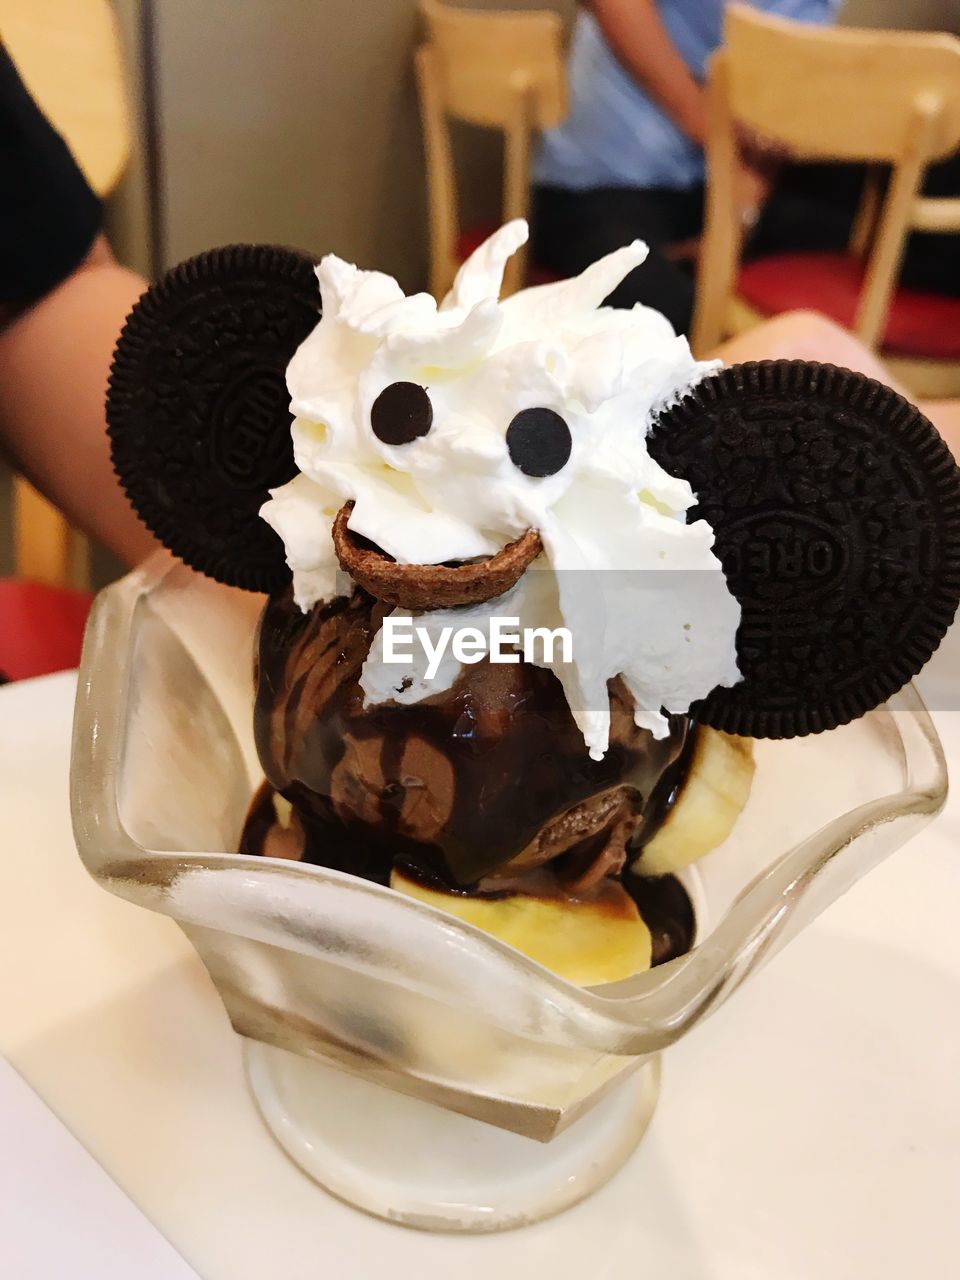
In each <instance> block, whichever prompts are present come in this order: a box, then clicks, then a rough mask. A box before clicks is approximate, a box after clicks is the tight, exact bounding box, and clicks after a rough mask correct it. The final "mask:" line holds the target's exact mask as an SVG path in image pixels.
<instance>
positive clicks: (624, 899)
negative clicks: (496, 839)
mask: <svg viewBox="0 0 960 1280" xmlns="http://www.w3.org/2000/svg"><path fill="white" fill-rule="evenodd" d="M390 886H391V888H393V889H396V890H398V891H399V892H400V893H405V894H407V895H408V896H409V897H411V898H417V899H418V900H419V901H420V902H427V903H429V904H430V906H432V907H439V908H440V910H441V911H446V912H449V914H450V915H453V916H456V917H457V918H458V919H460V920H465V921H466V922H467V923H468V924H472V925H476V926H477V928H479V929H483V930H484V931H485V932H486V933H491V934H493V936H494V937H495V938H499V939H500V940H501V942H506V943H507V944H508V945H509V946H511V947H515V948H516V950H517V951H522V952H523V954H524V955H525V956H529V957H530V959H531V960H536V961H537V963H538V964H542V965H543V966H544V968H546V969H551V970H552V971H553V972H554V973H556V974H559V976H560V977H561V978H566V979H567V981H568V982H575V983H577V984H578V985H579V986H581V987H595V986H600V985H601V984H602V983H605V982H619V981H620V979H621V978H629V977H630V976H631V975H632V974H634V973H640V972H641V971H642V970H644V969H649V968H650V956H651V939H650V930H649V929H648V928H647V926H646V925H645V924H644V922H643V920H642V919H641V917H640V912H639V911H638V910H637V906H636V903H635V902H634V901H633V899H632V898H631V897H630V895H629V894H628V893H627V891H626V889H624V888H623V886H622V885H620V884H616V883H614V882H612V881H611V882H610V883H609V884H608V885H607V886H604V888H603V890H602V891H601V892H600V894H598V895H597V896H596V897H595V898H590V899H587V900H578V899H575V898H567V899H564V898H537V897H534V896H533V895H532V894H522V893H511V894H510V895H509V896H505V897H502V898H481V897H476V898H471V897H468V896H466V895H465V894H460V893H447V892H445V891H444V890H442V889H435V888H427V887H426V886H425V885H423V884H420V882H419V881H417V880H414V879H412V878H411V877H409V876H408V875H406V874H405V873H404V872H403V871H400V870H398V869H397V868H394V870H393V872H392V873H391V876H390Z"/></svg>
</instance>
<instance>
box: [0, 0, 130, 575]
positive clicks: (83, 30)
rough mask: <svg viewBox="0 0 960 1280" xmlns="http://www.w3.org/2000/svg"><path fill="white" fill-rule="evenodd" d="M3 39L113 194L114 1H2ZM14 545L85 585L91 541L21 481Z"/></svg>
mask: <svg viewBox="0 0 960 1280" xmlns="http://www.w3.org/2000/svg"><path fill="white" fill-rule="evenodd" d="M0 39H2V40H3V43H4V44H5V45H6V46H7V49H8V50H9V52H10V55H11V57H12V58H13V60H14V62H15V63H16V64H17V69H18V70H19V72H20V75H21V77H22V78H23V81H24V83H25V84H26V85H27V87H28V88H29V90H30V92H31V93H32V94H33V96H34V98H35V99H36V101H37V102H38V103H39V104H40V106H41V108H42V109H43V111H44V113H45V115H46V116H47V118H48V119H49V120H50V121H51V123H52V124H53V125H54V127H55V128H56V129H57V130H58V131H59V133H61V134H62V136H63V137H64V138H65V139H66V141H67V143H68V144H69V146H70V149H71V151H72V152H73V154H74V157H75V158H76V161H77V163H78V164H79V166H80V168H81V169H82V170H83V172H84V174H85V175H86V178H87V181H88V182H89V183H90V185H91V187H92V188H93V190H94V191H95V192H96V193H97V195H98V196H101V197H106V196H108V195H109V194H110V193H111V192H112V191H113V190H114V188H115V187H116V185H117V183H118V182H119V180H120V178H121V177H122V175H123V172H124V169H125V168H126V165H127V161H128V159H129V155H130V138H131V126H130V114H129V108H128V104H127V97H126V90H125V87H124V76H123V60H122V54H121V47H120V38H119V33H118V30H117V23H116V18H115V16H114V13H113V9H112V6H111V4H110V3H109V0H29V3H25V2H24V0H0ZM14 546H15V548H16V571H17V574H18V576H19V577H23V578H30V579H32V580H33V581H35V582H40V583H46V584H52V585H65V584H68V583H72V584H74V585H80V584H81V583H84V580H85V578H86V575H87V559H88V548H87V545H86V541H85V539H83V538H82V537H81V535H80V534H78V533H77V532H76V530H74V529H72V528H71V527H70V526H69V524H68V523H67V521H66V520H65V519H64V518H63V516H62V515H61V514H60V513H59V511H57V510H56V508H55V507H53V506H51V505H50V503H48V502H47V501H46V499H45V498H42V497H41V496H40V495H39V494H38V493H37V492H36V490H35V489H33V488H32V486H30V485H29V484H28V483H27V482H26V480H24V479H23V478H22V477H16V478H15V479H14Z"/></svg>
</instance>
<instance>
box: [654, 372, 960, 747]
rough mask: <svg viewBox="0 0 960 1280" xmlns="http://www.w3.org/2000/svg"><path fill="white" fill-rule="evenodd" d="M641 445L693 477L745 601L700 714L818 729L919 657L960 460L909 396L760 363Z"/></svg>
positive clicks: (852, 711) (932, 629) (958, 575)
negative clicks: (723, 678) (734, 675)
mask: <svg viewBox="0 0 960 1280" xmlns="http://www.w3.org/2000/svg"><path fill="white" fill-rule="evenodd" d="M648 445H649V449H650V453H651V455H652V456H653V457H654V458H655V459H656V460H657V461H658V462H659V463H660V464H661V466H663V467H664V468H665V470H667V471H668V472H670V473H671V474H673V475H678V476H682V477H684V478H685V479H686V480H688V481H689V482H690V485H691V486H692V488H693V491H694V494H695V495H696V498H697V505H696V507H695V508H694V509H693V510H692V511H691V512H690V513H689V515H688V519H689V520H691V521H692V520H696V519H698V518H701V517H702V518H703V519H704V520H707V521H709V523H710V524H711V526H712V527H713V529H714V531H715V533H716V546H715V550H716V553H717V555H718V556H719V558H720V561H721V563H722V564H723V568H724V572H725V574H726V576H727V581H728V582H729V585H730V590H731V591H732V592H733V594H734V595H735V596H736V598H737V599H738V600H739V602H740V605H741V607H742V611H743V612H742V620H741V624H740V628H739V631H738V633H737V654H738V660H739V664H740V670H741V672H742V673H743V681H742V682H741V683H740V684H738V685H736V686H734V687H733V688H730V689H715V690H714V691H713V693H711V694H710V695H709V696H708V697H707V698H706V699H704V700H703V702H701V703H700V704H698V705H697V706H696V707H695V708H694V710H693V714H694V715H696V717H697V718H698V719H699V720H700V721H701V722H702V723H705V724H709V725H712V726H713V727H714V728H716V729H722V730H725V731H726V732H728V733H737V734H745V735H748V736H751V737H757V738H789V737H795V736H797V735H801V734H810V733H819V732H821V731H822V730H825V729H833V728H835V727H836V726H838V725H841V724H846V723H847V722H848V721H850V720H854V719H856V718H857V717H858V716H861V715H863V714H865V713H866V712H867V711H869V710H871V709H872V708H873V707H876V706H878V705H879V704H880V703H882V702H884V701H885V700H886V699H887V698H888V697H890V696H891V694H893V693H895V692H896V690H897V689H899V688H900V687H901V686H902V685H904V684H906V682H907V681H908V680H910V679H911V677H912V676H914V675H916V673H917V672H918V671H919V670H920V668H921V667H922V666H923V665H924V664H925V663H926V662H927V660H928V658H929V657H930V656H931V654H932V653H933V652H934V650H935V649H936V648H937V646H938V645H939V643H940V640H941V639H942V637H943V635H944V633H945V632H946V630H947V628H948V626H949V625H950V623H951V621H952V620H953V616H954V613H955V612H956V608H957V603H958V601H960V470H958V468H957V465H956V463H955V462H954V460H953V457H952V455H951V453H950V450H949V449H948V448H947V446H946V444H945V443H944V441H943V440H942V439H941V438H940V436H939V434H938V433H937V431H936V429H935V428H934V427H933V425H932V424H931V423H930V422H929V421H928V420H927V418H925V417H924V415H923V414H922V413H921V412H920V411H919V409H916V408H915V407H914V406H913V405H911V404H910V403H909V402H908V401H906V400H904V398H903V397H902V396H899V395H897V394H896V392H894V391H892V390H891V389H890V388H889V387H886V386H884V385H883V384H882V383H879V382H875V381H874V380H873V379H871V378H866V377H863V376H862V375H860V374H857V373H852V372H850V371H849V370H847V369H838V368H835V367H833V366H832V365H822V364H814V363H810V362H806V361H800V360H778V361H764V362H762V363H752V364H742V365H735V366H733V367H732V368H729V369H724V370H722V371H721V372H719V373H717V374H716V375H714V376H712V377H709V378H707V379H705V380H704V381H703V382H701V383H699V384H698V385H697V386H696V387H695V388H694V389H693V390H692V391H691V392H689V393H688V394H687V395H686V396H684V397H683V398H682V399H681V400H680V401H679V402H677V403H676V404H674V405H672V406H671V407H669V408H668V409H666V410H665V411H664V412H663V413H661V415H660V416H659V419H658V420H657V421H656V422H655V424H654V426H653V427H652V429H651V431H650V434H649V438H648Z"/></svg>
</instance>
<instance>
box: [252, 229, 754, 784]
mask: <svg viewBox="0 0 960 1280" xmlns="http://www.w3.org/2000/svg"><path fill="white" fill-rule="evenodd" d="M526 238H527V226H526V223H525V222H523V221H515V222H511V223H508V224H507V225H506V226H504V227H502V228H501V229H500V230H499V231H498V232H496V234H494V235H493V236H491V237H490V239H488V240H487V241H486V242H485V243H484V244H483V245H481V246H480V248H478V249H477V250H476V252H475V253H474V254H473V255H472V256H471V257H470V258H469V259H468V260H467V261H466V262H465V263H464V264H463V266H462V267H461V268H460V270H459V272H458V274H457V277H456V280H455V281H454V284H453V288H452V289H451V291H450V293H449V294H448V295H447V296H446V297H445V298H444V299H443V301H442V302H441V303H440V305H439V306H438V305H437V304H436V302H435V300H434V299H433V298H432V297H431V296H430V295H429V294H424V293H420V294H415V295H413V296H411V297H407V296H405V295H404V293H403V290H402V289H401V288H400V286H399V285H398V284H397V282H396V281H395V280H394V279H392V278H391V277H390V276H387V275H384V274H382V273H380V272H377V271H361V270H359V269H358V268H357V267H355V266H351V265H350V264H348V263H346V262H343V261H342V260H341V259H339V258H337V257H335V256H333V255H328V256H327V257H325V258H324V259H323V260H322V261H321V263H320V265H319V266H318V267H317V278H318V280H319V285H320V294H321V300H322V304H323V314H322V319H321V320H320V322H319V323H318V325H317V327H316V328H315V329H314V331H313V332H312V333H311V334H310V336H309V337H308V338H307V339H306V340H305V341H304V342H303V343H302V345H301V346H300V348H299V350H298V351H297V352H296V354H295V355H294V357H293V359H292V360H291V362H290V365H289V367H288V369H287V386H288V389H289V391H290V396H291V408H292V411H293V413H294V415H295V418H294V423H293V428H292V431H293V444H294V456H295V459H296V464H297V467H298V468H299V471H300V474H299V475H298V476H296V477H295V478H294V479H293V480H292V481H290V483H289V484H287V485H284V486H283V487H282V488H279V489H275V490H273V491H272V493H271V497H270V500H269V501H268V502H267V503H266V504H265V505H264V507H263V508H262V511H261V514H262V516H263V518H264V519H265V520H266V521H267V522H268V524H270V525H271V526H272V527H273V528H274V529H275V530H276V531H277V533H278V534H279V535H280V537H281V538H282V540H283V542H284V545H285V548H286V555H287V562H288V564H289V565H290V567H291V569H292V570H293V585H294V595H295V598H296V601H297V603H298V604H299V606H300V607H301V608H302V609H304V610H307V609H309V608H310V607H311V606H312V605H314V604H315V603H317V602H318V601H323V600H327V599H330V598H332V597H333V596H335V595H338V594H344V593H346V592H349V591H350V590H352V585H351V583H350V580H349V579H348V578H347V577H346V576H345V575H344V574H342V573H340V572H339V571H338V570H339V566H338V564H337V559H336V555H335V553H334V548H333V541H332V537H331V527H332V523H333V519H334V517H335V516H336V513H337V511H338V510H339V509H340V507H341V506H342V505H343V504H344V503H345V502H347V501H349V500H352V501H353V502H354V504H355V505H354V508H353V512H352V514H351V517H350V522H349V524H350V528H351V529H352V530H354V531H355V532H357V533H359V534H361V535H363V536H364V537H366V538H369V539H370V540H371V541H372V542H374V543H376V544H377V546H379V547H381V548H382V549H383V550H384V551H386V552H387V553H388V554H389V555H390V556H392V557H393V558H394V559H395V560H397V561H398V562H399V563H401V564H438V563H441V562H445V561H450V560H463V559H468V558H470V557H474V556H486V555H492V554H494V553H495V552H497V551H498V550H500V548H501V547H503V546H504V545H505V544H506V543H507V542H510V541H512V540H513V539H515V538H517V537H519V536H520V535H521V534H522V533H524V532H525V530H527V529H528V528H535V529H537V530H538V531H539V533H540V538H541V541H542V543H543V548H544V550H543V555H542V556H541V557H540V558H539V559H538V561H536V562H535V564H534V566H532V568H531V569H529V570H528V571H527V573H526V574H525V575H524V578H523V579H521V581H520V583H518V585H517V587H515V588H514V589H513V591H512V592H511V593H509V600H507V599H506V598H503V599H501V601H499V602H487V603H486V604H485V605H483V606H481V607H480V612H482V613H484V614H485V615H486V616H489V614H490V612H491V611H493V612H502V613H504V614H508V615H511V616H519V617H520V620H521V625H523V626H531V627H533V626H549V627H555V626H557V625H564V626H566V627H568V628H569V629H570V631H571V633H572V635H573V638H574V648H573V660H572V662H569V663H558V664H556V665H553V664H551V669H552V670H554V671H555V672H556V674H557V676H558V678H559V679H560V680H561V682H562V684H563V688H564V692H565V694H566V697H567V701H568V703H569V705H570V708H571V711H572V713H573V715H574V718H575V719H576V722H577V724H578V725H579V727H580V729H581V730H582V732H583V734H584V739H585V742H586V744H587V747H588V748H589V751H590V754H591V755H592V756H593V757H594V758H595V759H599V758H601V757H602V756H603V754H604V753H605V751H606V749H607V745H608V739H609V724H610V714H609V700H608V694H607V681H608V680H609V679H611V678H612V677H614V676H617V675H622V677H623V678H624V680H625V682H626V684H627V686H628V688H629V689H630V692H631V693H632V695H633V697H634V700H635V703H636V720H637V723H638V724H639V725H641V726H642V727H646V728H648V729H650V730H651V731H652V732H653V733H654V734H655V735H656V736H658V737H659V736H662V735H663V734H665V733H666V732H667V722H666V719H665V716H664V712H683V711H686V710H687V709H688V708H689V706H690V704H691V702H693V701H694V700H695V699H697V698H701V697H704V696H705V695H706V694H707V693H709V692H710V691H711V690H712V689H713V688H715V687H716V686H717V685H730V684H733V683H735V682H736V681H737V680H738V679H739V673H738V670H737V665H736V654H735V638H736V632H737V627H738V625H739V621H740V607H739V605H738V604H737V602H736V600H735V599H734V597H733V596H732V595H731V593H730V591H729V588H728V587H727V584H726V580H725V578H724V575H723V572H722V569H721V567H720V563H719V561H718V560H717V558H716V556H715V555H714V553H713V550H712V547H713V532H712V530H711V529H710V527H709V525H708V524H707V523H706V522H705V521H703V520H698V521H696V522H694V523H692V524H688V523H687V522H686V512H687V510H688V509H689V508H690V507H691V506H692V505H693V504H694V501H695V498H694V494H693V492H692V490H691V488H690V486H689V485H688V484H687V482H686V481H684V480H681V479H678V478H676V477H674V476H671V475H669V474H668V473H667V472H666V471H664V470H663V469H662V468H661V467H660V466H659V465H658V464H657V463H656V462H655V461H654V460H653V459H652V458H651V457H650V455H649V454H648V452H647V447H646V443H645V436H646V433H647V430H648V428H649V426H650V424H651V422H652V421H653V418H654V415H655V414H656V413H657V412H658V411H659V410H660V409H661V408H662V407H664V406H665V405H667V404H669V403H671V402H672V401H673V400H675V399H677V398H678V397H679V396H680V395H682V394H683V393H684V392H685V391H686V390H688V388H690V387H691V386H693V385H694V384H695V383H696V382H698V381H699V380H700V379H701V378H703V377H704V376H705V375H706V374H708V373H710V372H712V371H713V370H714V369H715V368H716V367H718V366H717V364H716V363H715V362H713V363H710V362H698V361H696V360H694V358H693V356H692V355H691V353H690V348H689V345H688V343H687V341H686V339H685V338H682V337H678V336H677V335H676V334H675V333H674V332H673V330H672V328H671V327H670V324H669V322H668V321H667V320H666V319H665V318H664V317H663V316H661V315H660V314H659V313H658V312H656V311H653V310H651V309H650V308H648V307H643V306H637V307H634V308H633V309H632V310H629V311H626V310H616V309H613V308H608V307H603V306H602V305H601V304H602V302H603V300H604V299H605V298H606V297H607V296H608V295H609V294H610V293H611V292H612V290H613V289H614V288H615V287H616V286H617V285H618V284H619V283H620V281H621V280H622V279H623V278H624V276H626V275H627V274H628V273H629V272H630V271H632V270H633V268H634V267H636V266H639V265H640V263H641V262H643V260H644V258H645V257H646V253H647V250H646V247H645V246H644V245H643V244H642V243H641V242H640V241H635V242H634V243H633V244H631V245H627V246H626V247H624V248H622V249H618V250H617V251H616V252H615V253H611V254H608V255H607V256H606V257H604V258H601V259H600V260H599V261H598V262H595V263H594V264H593V265H592V266H590V267H588V268H587V270H586V271H584V272H583V273H582V274H581V275H579V276H577V277H575V278H574V279H570V280H563V281H560V282H558V283H555V284H548V285H541V286H538V287H536V288H531V289H525V290H523V291H521V292H519V293H517V294H514V295H513V296H512V297H510V298H507V299H504V300H502V301H501V300H500V299H499V292H500V286H501V283H502V279H503V269H504V266H505V264H506V262H507V260H508V259H509V257H510V256H511V255H512V254H513V253H514V252H516V250H517V249H518V248H519V247H520V246H521V245H522V244H523V243H524V241H525V240H526ZM395 382H412V383H416V384H418V385H420V386H423V387H425V388H426V389H427V392H428V394H429V397H430V402H431V405H432V409H433V421H432V425H431V427H430V430H429V432H428V433H427V434H426V435H424V436H422V437H420V438H418V439H416V440H413V441H412V442H410V443H407V444H402V445H391V444H385V443H384V442H383V441H381V440H380V439H379V438H378V437H377V436H376V435H375V434H374V432H373V430H372V429H371V425H370V418H371V409H372V406H373V403H374V401H375V400H376V399H377V397H378V396H379V395H380V393H381V392H382V391H383V390H384V389H385V388H386V387H388V386H390V385H391V384H392V383H395ZM530 408H547V409H551V410H553V411H554V412H556V413H558V414H559V415H560V416H561V417H562V418H563V420H564V422H565V423H566V424H567V427H568V428H569V431H570V435H571V438H572V450H571V454H570V458H569V460H568V461H567V463H566V464H565V465H564V466H563V467H562V468H561V469H560V470H559V471H558V472H557V473H556V474H554V475H550V476H546V477H542V478H540V477H532V476H529V475H526V474H524V473H523V472H522V471H520V470H519V469H518V467H517V466H515V465H514V462H513V461H512V459H511V457H510V453H509V450H508V448H507V441H506V433H507V428H508V426H509V425H510V423H511V421H512V420H513V418H514V417H515V415H516V414H517V413H519V412H520V411H522V410H524V409H530ZM477 612H478V611H477V610H476V609H470V608H465V609H463V610H454V611H449V610H448V611H445V613H444V614H443V615H442V617H440V616H438V617H437V618H436V619H435V621H436V623H437V625H438V626H439V625H441V624H446V623H448V622H449V621H450V618H451V614H453V615H456V616H457V618H458V620H459V621H460V622H461V624H465V623H467V622H470V621H472V619H473V617H475V616H477ZM416 621H417V623H418V624H419V625H425V618H424V617H423V616H421V617H418V618H417V620H416ZM426 625H430V617H429V615H427V616H426ZM381 658H382V646H378V645H377V644H374V646H373V647H372V649H371V653H370V656H369V658H368V660H367V667H366V669H365V671H364V675H363V686H364V690H365V694H366V697H367V699H368V701H377V700H382V699H384V698H396V699H397V700H399V701H412V700H414V699H418V698H422V697H425V696H428V695H429V693H431V692H438V691H439V690H440V688H441V687H449V683H452V681H453V680H454V679H455V678H456V674H457V669H456V668H451V667H450V666H449V664H447V665H445V667H444V671H443V675H444V679H443V681H442V682H441V683H440V684H438V683H436V682H434V683H433V684H432V685H431V684H429V683H428V682H425V681H424V680H423V679H422V678H415V679H413V680H409V679H408V680H403V676H404V674H407V675H409V673H404V671H403V669H402V668H400V667H398V666H395V665H391V666H385V665H384V664H383V663H382V661H381Z"/></svg>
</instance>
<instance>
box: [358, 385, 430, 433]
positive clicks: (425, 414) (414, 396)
mask: <svg viewBox="0 0 960 1280" xmlns="http://www.w3.org/2000/svg"><path fill="white" fill-rule="evenodd" d="M432 423H433V405H432V404H431V403H430V397H429V395H428V394H427V391H426V388H425V387H421V386H418V385H417V383H415V382H391V383H390V385H389V386H388V387H384V389H383V390H382V391H381V392H380V394H379V395H378V396H377V398H376V400H374V402H373V405H372V407H371V409H370V426H371V428H372V430H373V434H374V435H375V436H376V437H377V439H378V440H382V441H383V443H384V444H397V445H400V444H411V443H412V442H413V441H414V440H418V439H419V438H420V436H425V435H426V434H427V432H428V431H429V430H430V427H431V425H432Z"/></svg>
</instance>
